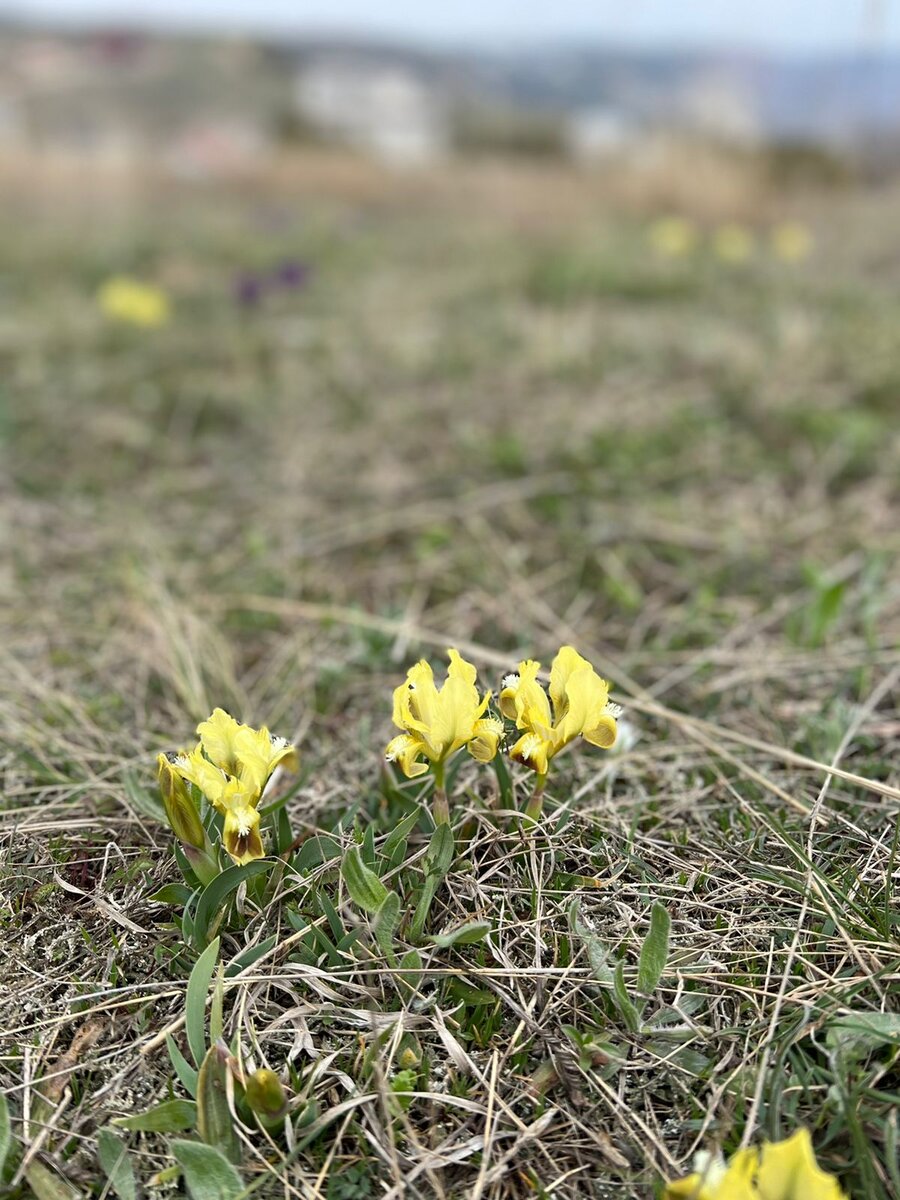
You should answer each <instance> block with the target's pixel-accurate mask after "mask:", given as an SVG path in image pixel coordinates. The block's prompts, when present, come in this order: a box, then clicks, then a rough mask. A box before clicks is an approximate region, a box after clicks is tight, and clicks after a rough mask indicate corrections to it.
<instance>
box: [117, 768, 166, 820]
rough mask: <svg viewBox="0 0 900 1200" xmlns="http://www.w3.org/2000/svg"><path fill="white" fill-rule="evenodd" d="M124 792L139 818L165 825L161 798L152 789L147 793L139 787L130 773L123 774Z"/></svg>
mask: <svg viewBox="0 0 900 1200" xmlns="http://www.w3.org/2000/svg"><path fill="white" fill-rule="evenodd" d="M124 783H125V791H126V792H127V794H128V799H129V801H130V802H131V805H132V807H133V808H134V809H136V810H137V811H138V812H139V813H140V814H141V816H144V817H149V818H150V819H151V820H152V821H159V823H160V824H161V825H165V824H166V810H165V808H164V807H163V802H162V797H161V796H160V795H159V792H158V791H157V790H156V789H154V790H153V791H149V790H148V789H147V788H144V787H142V786H141V784H140V783H139V782H138V780H137V779H136V778H135V776H134V775H133V774H132V773H131V772H130V771H128V772H126V774H125V780H124Z"/></svg>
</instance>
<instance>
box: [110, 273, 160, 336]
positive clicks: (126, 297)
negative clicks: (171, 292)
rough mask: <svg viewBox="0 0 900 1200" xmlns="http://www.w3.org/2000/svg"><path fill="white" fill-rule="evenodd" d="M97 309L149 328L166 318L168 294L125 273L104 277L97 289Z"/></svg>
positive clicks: (111, 317) (125, 322)
mask: <svg viewBox="0 0 900 1200" xmlns="http://www.w3.org/2000/svg"><path fill="white" fill-rule="evenodd" d="M97 303H98V304H99V306H100V311H101V312H102V313H103V315H104V316H106V317H108V318H109V319H110V320H111V321H121V322H123V323H124V324H126V325H139V326H141V327H143V328H145V329H152V328H155V327H156V326H158V325H165V323H166V322H167V321H168V319H169V314H170V307H169V298H168V296H167V295H166V293H165V292H164V291H163V290H162V289H161V288H158V287H155V286H154V285H153V284H149V283H141V281H140V280H138V279H131V278H130V277H129V276H127V275H115V276H113V278H112V279H108V280H107V281H106V283H104V284H103V286H102V287H101V288H100V291H99V292H98V293H97Z"/></svg>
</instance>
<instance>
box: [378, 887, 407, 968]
mask: <svg viewBox="0 0 900 1200" xmlns="http://www.w3.org/2000/svg"><path fill="white" fill-rule="evenodd" d="M399 924H400V897H399V896H398V895H397V893H396V892H388V894H387V895H386V896H385V898H384V899H383V900H382V902H381V904H380V906H379V908H378V912H377V913H376V914H375V920H374V921H373V922H372V927H373V929H374V931H375V941H376V942H377V943H378V946H379V948H380V950H381V952H382V953H383V954H384V955H385V957H387V958H390V957H391V955H392V954H393V953H394V934H395V933H396V932H397V926H398V925H399Z"/></svg>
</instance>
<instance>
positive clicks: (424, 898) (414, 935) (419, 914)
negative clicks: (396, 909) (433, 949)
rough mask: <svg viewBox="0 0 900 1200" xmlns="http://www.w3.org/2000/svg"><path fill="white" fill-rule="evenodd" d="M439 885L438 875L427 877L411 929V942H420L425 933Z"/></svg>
mask: <svg viewBox="0 0 900 1200" xmlns="http://www.w3.org/2000/svg"><path fill="white" fill-rule="evenodd" d="M437 884H438V878H437V875H426V876H425V884H424V886H423V887H422V891H421V894H420V896H419V901H418V903H417V904H416V911H415V912H414V913H413V919H412V925H411V926H410V929H409V940H410V941H411V942H418V941H419V940H420V939H421V937H422V934H423V933H424V931H425V922H426V921H427V920H428V913H429V911H430V909H431V902H432V900H433V899H434V891H435V888H436V887H437Z"/></svg>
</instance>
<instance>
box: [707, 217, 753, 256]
mask: <svg viewBox="0 0 900 1200" xmlns="http://www.w3.org/2000/svg"><path fill="white" fill-rule="evenodd" d="M755 250H756V239H755V237H754V236H753V232H752V231H751V230H749V229H747V227H746V226H745V225H738V224H736V223H735V222H729V223H728V224H726V225H720V226H719V228H718V229H717V230H716V231H715V233H714V234H713V251H714V252H715V254H716V256H717V257H718V258H721V260H722V261H723V262H727V263H744V262H747V261H748V259H750V258H752V257H753V254H754V252H755Z"/></svg>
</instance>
